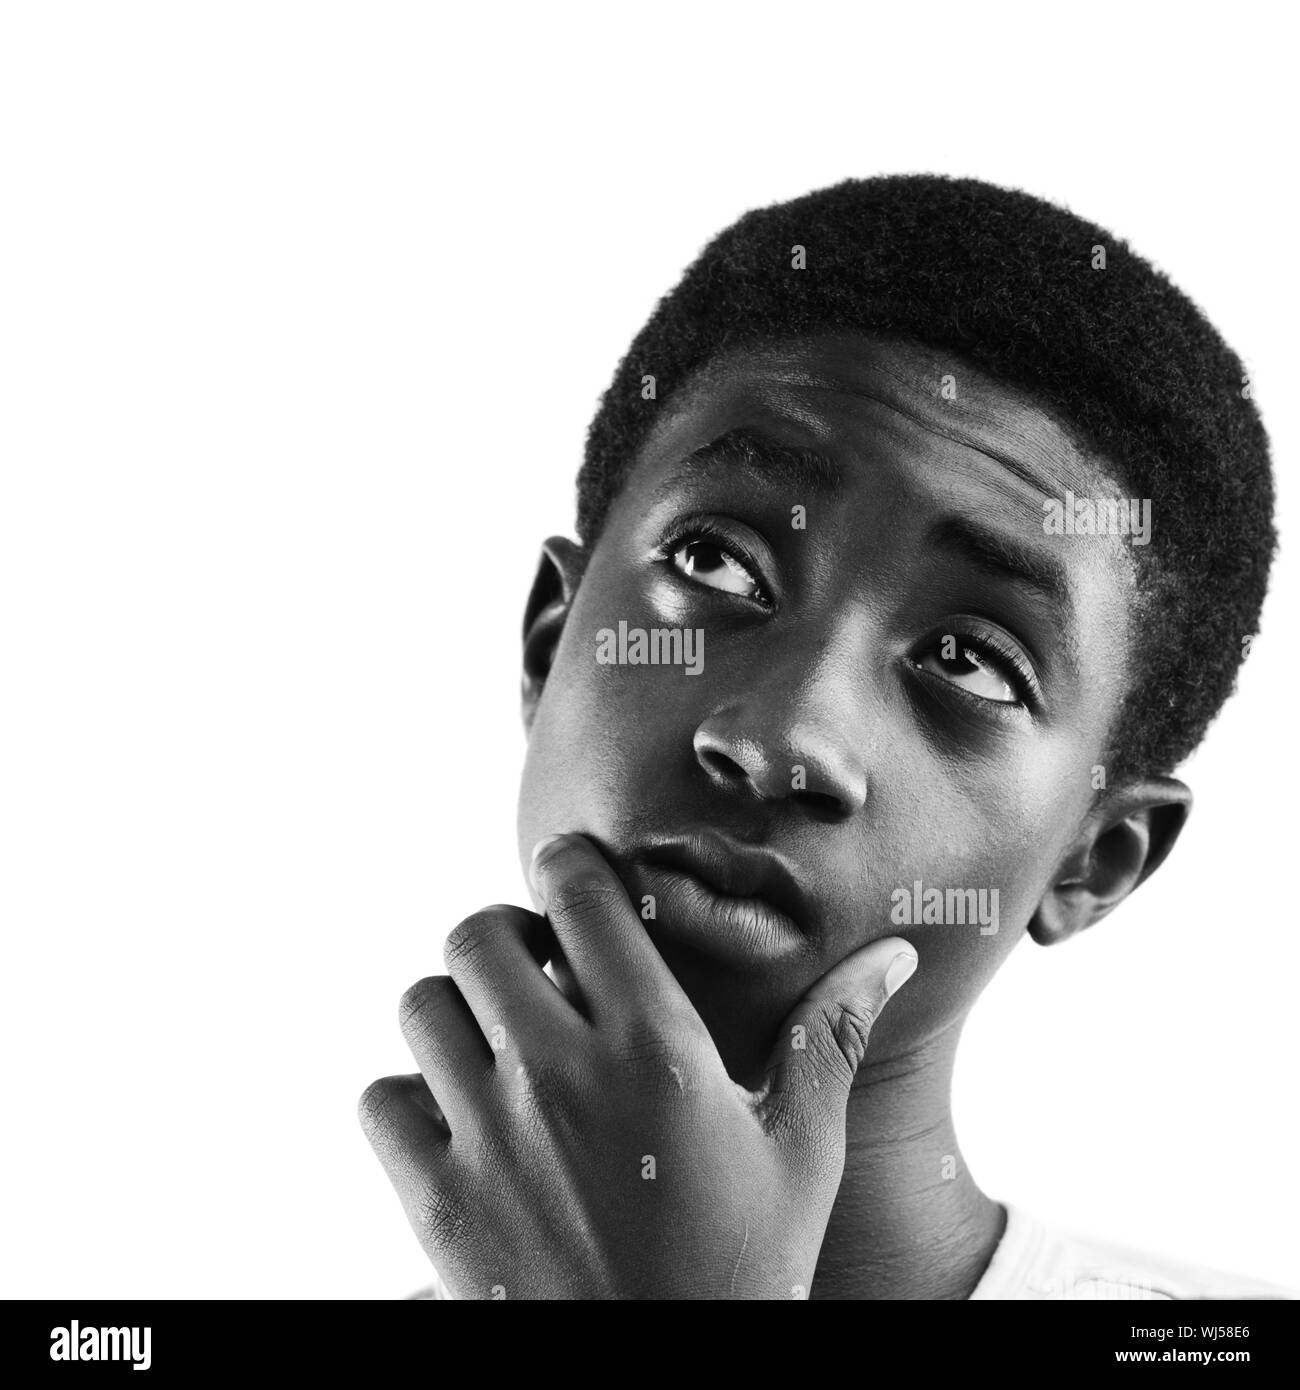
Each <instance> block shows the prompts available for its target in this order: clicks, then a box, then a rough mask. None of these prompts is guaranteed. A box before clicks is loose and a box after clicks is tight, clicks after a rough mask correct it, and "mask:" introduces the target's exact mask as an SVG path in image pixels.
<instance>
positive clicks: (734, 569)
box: [669, 536, 768, 603]
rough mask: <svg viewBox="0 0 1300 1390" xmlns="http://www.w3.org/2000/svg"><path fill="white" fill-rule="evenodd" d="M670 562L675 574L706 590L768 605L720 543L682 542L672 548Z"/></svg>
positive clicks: (750, 575)
mask: <svg viewBox="0 0 1300 1390" xmlns="http://www.w3.org/2000/svg"><path fill="white" fill-rule="evenodd" d="M669 560H670V562H671V564H672V566H673V568H674V569H675V570H677V571H678V573H680V574H684V575H685V576H686V577H687V578H688V579H690V580H693V581H694V582H695V583H696V584H702V585H703V586H704V587H705V588H706V589H718V590H720V591H721V592H722V593H727V594H738V595H740V596H741V597H742V598H748V599H754V600H755V601H756V602H759V603H766V602H767V601H768V600H767V596H766V594H765V593H764V592H763V586H762V585H761V584H760V583H759V581H758V579H757V578H756V577H755V575H754V574H753V573H751V571H750V568H749V566H748V565H747V564H746V563H745V561H743V560H742V559H739V558H737V556H736V555H735V554H733V553H732V551H730V550H728V549H727V548H726V547H725V546H724V545H723V544H722V543H721V542H720V541H717V540H713V539H711V538H709V537H707V536H696V537H694V538H688V539H685V540H683V541H681V542H680V543H679V544H678V545H676V546H675V547H673V549H672V550H671V552H670V553H669Z"/></svg>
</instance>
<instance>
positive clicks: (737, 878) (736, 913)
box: [631, 830, 810, 963]
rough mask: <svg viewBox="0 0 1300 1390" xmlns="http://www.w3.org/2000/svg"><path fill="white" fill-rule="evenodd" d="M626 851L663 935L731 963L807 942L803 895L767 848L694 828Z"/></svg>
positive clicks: (787, 951)
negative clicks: (653, 906)
mask: <svg viewBox="0 0 1300 1390" xmlns="http://www.w3.org/2000/svg"><path fill="white" fill-rule="evenodd" d="M631 858H632V860H633V861H634V863H635V864H636V865H637V867H638V869H639V870H640V873H641V877H642V878H643V879H645V880H646V882H647V884H648V887H649V891H650V892H651V893H653V894H654V895H655V897H656V900H657V902H656V909H657V910H656V918H655V920H656V921H657V922H658V923H659V925H660V926H661V927H662V928H663V930H665V932H667V933H668V934H669V935H674V936H676V935H680V936H683V937H685V938H687V939H689V940H691V941H692V942H695V943H699V944H703V945H704V946H705V947H706V948H707V949H709V951H710V953H711V954H718V955H722V956H726V957H728V958H730V959H733V960H735V961H736V962H738V963H744V962H752V961H754V960H755V959H756V958H759V959H762V958H766V959H771V958H773V957H781V956H791V955H795V954H798V953H799V952H800V951H802V950H804V949H806V948H807V944H808V932H807V931H806V929H805V924H806V923H807V922H808V920H809V916H810V912H809V908H810V904H809V900H808V897H807V895H806V894H805V893H804V891H803V889H802V887H801V886H800V884H799V881H798V879H797V878H796V877H795V874H794V871H793V870H792V869H791V867H790V866H789V864H788V863H787V862H786V861H785V860H784V859H783V858H782V857H781V856H780V855H778V854H776V853H775V852H774V851H772V850H769V849H761V848H758V847H755V846H752V845H742V844H739V843H737V842H736V841H734V840H731V839H730V838H728V837H727V836H726V835H723V834H721V833H720V832H718V831H716V830H698V831H693V832H691V833H688V834H684V835H677V836H672V837H668V838H665V839H662V840H658V841H656V842H654V843H653V844H651V845H649V846H647V847H645V848H642V849H640V850H638V851H635V852H634V853H633V855H632V856H631Z"/></svg>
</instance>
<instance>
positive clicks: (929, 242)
mask: <svg viewBox="0 0 1300 1390" xmlns="http://www.w3.org/2000/svg"><path fill="white" fill-rule="evenodd" d="M1244 380H1245V378H1244V375H1243V372H1242V368H1241V364H1240V362H1239V361H1238V360H1237V359H1236V357H1234V356H1233V354H1232V353H1231V351H1230V350H1229V349H1228V348H1227V347H1226V346H1225V345H1224V344H1223V342H1222V341H1221V340H1220V338H1219V337H1218V335H1217V334H1216V332H1215V331H1214V329H1213V328H1212V327H1211V326H1210V325H1209V324H1208V323H1207V322H1206V321H1205V319H1204V318H1203V316H1202V315H1201V314H1200V313H1199V311H1198V310H1197V309H1196V308H1195V306H1193V305H1192V304H1191V303H1190V302H1189V301H1188V300H1187V299H1186V298H1184V297H1183V296H1182V295H1181V294H1180V293H1179V292H1178V291H1177V290H1175V289H1174V288H1173V287H1172V286H1171V285H1170V284H1169V283H1168V282H1167V281H1166V280H1165V279H1164V278H1163V277H1162V276H1161V275H1160V274H1159V273H1158V272H1157V271H1155V270H1154V269H1153V268H1152V267H1151V266H1149V265H1148V264H1146V263H1145V262H1143V261H1141V260H1140V259H1138V258H1137V257H1136V256H1134V255H1133V253H1132V252H1131V251H1129V250H1128V248H1127V247H1126V246H1124V245H1123V243H1120V242H1118V241H1116V240H1115V239H1114V238H1112V237H1110V236H1109V235H1108V234H1106V233H1105V232H1103V231H1102V230H1101V229H1100V228H1097V227H1095V226H1092V225H1090V224H1088V223H1086V222H1084V221H1082V220H1080V219H1079V218H1077V217H1075V216H1073V215H1072V214H1069V213H1067V212H1065V211H1063V210H1061V209H1058V208H1055V207H1052V206H1050V205H1048V204H1046V203H1043V202H1041V201H1039V200H1037V199H1034V198H1031V197H1028V196H1027V195H1024V194H1021V193H1017V192H1011V191H1007V190H1003V189H998V188H994V187H991V186H988V185H985V184H982V183H979V182H976V181H973V180H952V179H944V178H937V177H929V176H908V177H886V178H877V179H870V180H865V181H850V182H846V183H843V184H840V185H838V186H836V187H834V188H831V189H827V190H824V191H822V192H819V193H814V194H811V195H808V196H807V197H803V198H799V199H796V200H794V201H793V202H790V203H787V204H784V205H779V206H776V207H772V208H768V209H764V210H761V211H758V212H753V213H750V214H748V215H747V216H745V217H743V218H742V219H741V220H740V221H739V222H738V223H736V224H735V225H734V226H733V227H731V228H729V229H728V230H727V231H725V232H723V233H722V234H721V235H720V236H719V237H717V238H716V239H715V240H714V241H713V242H712V243H711V244H710V245H709V246H708V247H707V248H706V249H705V250H704V252H703V253H702V254H701V256H700V257H699V259H698V260H697V261H696V263H695V264H694V265H693V266H692V267H691V268H690V269H689V270H688V271H687V273H686V275H685V277H684V278H683V280H682V281H681V283H680V284H679V285H678V286H677V288H676V289H675V290H673V291H672V292H671V293H670V294H669V295H668V296H667V297H666V298H665V299H664V300H663V301H662V302H661V303H660V304H659V306H658V307H657V309H656V310H655V313H654V314H653V316H652V317H651V319H650V321H649V323H648V324H647V325H646V326H645V328H644V329H643V330H642V331H641V333H640V334H639V335H638V336H637V338H636V340H635V341H634V342H633V344H632V346H631V349H630V350H629V352H628V354H627V356H626V357H625V359H624V360H623V362H622V364H621V365H620V367H619V369H618V371H617V373H616V375H615V377H614V381H613V383H612V385H611V386H610V388H609V390H608V392H607V393H606V394H605V396H604V398H603V399H602V403H601V406H600V409H599V411H598V413H597V416H596V419H595V421H594V422H593V424H592V427H591V430H590V434H589V438H588V445H587V454H586V460H585V463H584V465H583V468H582V470H581V473H580V476H579V480H578V532H579V536H580V538H581V543H580V544H576V545H575V544H573V543H571V542H569V541H566V540H563V539H552V540H550V541H548V542H546V544H545V545H544V547H543V553H542V559H541V564H540V567H539V571H538V574H537V578H536V581H535V583H534V586H533V590H532V593H531V595H530V597H529V600H528V604H527V611H526V615H525V624H524V684H523V703H524V720H525V724H526V726H527V728H528V734H529V742H528V755H527V760H526V765H525V770H524V777H523V787H522V795H521V799H520V807H519V848H520V853H521V859H522V862H523V863H524V865H525V868H526V871H527V872H528V875H529V879H530V883H531V885H532V892H533V899H534V906H535V908H536V909H537V910H536V911H535V912H529V911H525V910H524V909H522V908H518V907H512V906H495V907H489V908H485V909H484V910H483V911H482V912H480V913H477V914H475V915H474V916H473V917H471V918H469V919H468V920H467V921H465V922H462V923H461V924H460V925H459V926H458V927H456V929H455V930H454V931H453V932H452V933H451V935H450V937H449V939H448V941H447V946H446V966H447V970H448V975H447V976H445V977H433V978H430V979H426V980H422V981H420V982H419V983H418V984H417V985H415V986H414V987H412V989H411V990H409V991H408V992H407V994H406V995H405V996H404V998H403V1001H402V1010H401V1017H402V1026H403V1030H404V1032H405V1035H406V1038H407V1041H408V1044H409V1045H410V1047H411V1049H412V1052H413V1053H414V1055H415V1058H416V1061H417V1063H418V1065H419V1068H420V1072H419V1074H417V1075H413V1076H409V1077H394V1078H388V1079H386V1080H383V1081H380V1082H376V1083H375V1084H374V1085H373V1086H371V1087H370V1088H369V1089H368V1090H367V1092H366V1094H365V1096H364V1097H363V1100H362V1104H361V1114H362V1120H363V1124H364V1126H365V1128H366V1131H367V1133H368V1135H369V1138H370V1140H371V1142H372V1144H373V1145H374V1147H375V1149H376V1152H377V1153H378V1155H379V1157H380V1159H381V1160H382V1162H383V1163H384V1165H385V1167H386V1168H387V1170H388V1173H389V1176H390V1177H391V1179H392V1180H393V1182H394V1184H395V1186H396V1188H397V1191H398V1193H399V1195H400V1197H401V1199H402V1202H403V1204H404V1207H405V1211H406V1215H407V1218H408V1220H409V1221H410V1222H411V1224H412V1226H413V1227H414V1229H415V1231H416V1234H417V1236H418V1237H419V1239H420V1240H421V1243H422V1245H423V1247H424V1249H425V1250H426V1252H427V1253H428V1254H429V1256H430V1258H431V1260H432V1261H433V1262H434V1264H435V1266H436V1267H437V1269H438V1271H439V1274H440V1276H441V1283H440V1285H439V1286H436V1288H435V1294H434V1296H448V1295H450V1296H454V1297H460V1298H474V1297H481V1298H492V1297H496V1298H501V1297H506V1298H529V1297H560V1298H580V1297H615V1298H790V1297H795V1298H800V1297H810V1296H811V1297H819V1298H868V1299H874V1298H950V1299H963V1298H972V1297H973V1298H1044V1297H1097V1296H1102V1297H1107V1296H1117V1297H1134V1296H1138V1297H1174V1298H1183V1297H1189V1298H1190V1297H1205V1296H1210V1297H1218V1296H1226V1295H1238V1296H1240V1295H1242V1294H1249V1293H1251V1292H1256V1293H1261V1292H1265V1291H1264V1290H1262V1289H1260V1288H1258V1287H1253V1288H1252V1287H1251V1286H1247V1285H1245V1284H1243V1283H1242V1282H1241V1281H1235V1282H1233V1283H1231V1284H1229V1283H1228V1282H1227V1281H1225V1280H1224V1279H1223V1278H1221V1277H1219V1276H1215V1275H1212V1274H1208V1273H1206V1272H1204V1271H1197V1270H1189V1269H1186V1268H1181V1267H1176V1266H1170V1265H1168V1264H1167V1263H1166V1262H1161V1261H1156V1260H1150V1259H1147V1258H1145V1257H1142V1256H1135V1255H1131V1254H1128V1253H1124V1252H1117V1251H1113V1250H1103V1249H1100V1248H1097V1247H1093V1246H1090V1245H1088V1244H1087V1243H1085V1242H1079V1241H1074V1240H1071V1239H1068V1238H1066V1237H1062V1236H1060V1235H1057V1234H1054V1233H1052V1232H1049V1231H1046V1230H1044V1229H1043V1228H1041V1227H1039V1226H1038V1225H1036V1224H1035V1223H1034V1222H1032V1221H1031V1220H1030V1219H1029V1218H1028V1217H1027V1216H1025V1215H1024V1214H1023V1213H1021V1212H1019V1211H1018V1210H1017V1209H1016V1208H1014V1207H1011V1208H1004V1207H1003V1206H1002V1205H1000V1204H998V1203H996V1202H994V1201H992V1200H991V1199H990V1198H989V1197H987V1196H986V1195H985V1194H984V1193H982V1192H981V1191H980V1190H979V1188H978V1187H977V1186H976V1185H975V1183H974V1182H973V1181H972V1180H971V1178H970V1176H969V1174H968V1173H967V1172H966V1170H965V1167H964V1165H963V1164H962V1162H961V1157H960V1148H959V1145H958V1142H957V1138H956V1135H955V1134H954V1132H953V1127H952V1119H951V1114H950V1103H949V1092H950V1079H951V1073H952V1066H953V1059H954V1053H955V1049H956V1044H957V1039H958V1036H959V1034H960V1031H961V1027H962V1023H963V1021H964V1019H965V1017H966V1014H967V1013H968V1012H969V1010H970V1008H971V1006H972V1005H973V1003H974V1001H975V1000H976V998H977V997H978V996H979V993H980V991H981V990H982V989H983V987H984V985H985V984H986V983H987V982H988V981H989V979H990V978H991V977H992V976H993V974H994V972H995V971H996V970H997V968H998V966H999V965H1000V964H1001V963H1002V961H1003V960H1005V958H1006V957H1007V955H1008V954H1009V953H1010V951H1011V949H1012V948H1013V947H1014V946H1015V945H1016V943H1017V942H1018V941H1019V939H1020V937H1021V936H1022V935H1024V934H1028V935H1029V936H1031V937H1032V938H1033V939H1034V940H1035V941H1037V942H1039V943H1040V944H1044V945H1049V944H1054V943H1056V942H1060V941H1064V940H1066V939H1067V938H1068V937H1070V936H1072V935H1073V934H1074V933H1076V932H1078V931H1081V930H1083V929H1084V928H1085V927H1088V926H1090V925H1091V924H1092V923H1093V922H1095V921H1097V920H1098V919H1099V918H1101V917H1103V916H1104V915H1105V914H1106V913H1108V912H1109V911H1110V910H1111V909H1112V908H1114V907H1115V906H1117V905H1118V904H1119V903H1120V902H1122V901H1123V900H1124V899H1125V898H1126V897H1127V896H1128V895H1129V893H1131V892H1132V891H1133V889H1134V888H1136V887H1137V886H1138V884H1139V883H1141V882H1142V881H1143V879H1145V878H1146V877H1147V876H1148V875H1149V874H1150V873H1151V872H1152V871H1153V870H1154V869H1155V868H1156V867H1157V866H1158V865H1159V864H1160V863H1161V862H1162V861H1163V859H1164V858H1165V856H1166V855H1167V854H1168V853H1169V851H1170V849H1171V848H1172V846H1173V845H1174V842H1175V841H1176V840H1177V838H1178V834H1179V831H1180V829H1181V827H1182V824H1183V822H1184V820H1185V818H1186V816H1187V813H1188V810H1189V808H1190V802H1191V797H1190V793H1189V792H1188V789H1187V788H1186V787H1185V786H1184V785H1183V784H1182V783H1181V782H1179V781H1178V780H1177V779H1175V778H1174V777H1173V776H1172V775H1171V774H1172V772H1173V770H1174V769H1175V767H1176V766H1177V765H1178V764H1179V763H1180V762H1181V760H1182V759H1183V758H1185V757H1186V755H1187V754H1188V753H1190V751H1191V750H1192V749H1193V748H1194V747H1195V745H1196V743H1197V742H1198V741H1199V739H1200V737H1201V735H1202V734H1203V732H1204V730H1205V728H1206V726H1207V725H1208V723H1209V722H1210V720H1211V719H1212V717H1213V716H1214V714H1215V712H1216V711H1217V709H1218V708H1219V706H1220V705H1221V703H1222V702H1223V700H1224V699H1225V698H1226V696H1227V695H1228V694H1229V692H1230V691H1231V688H1232V685H1233V681H1234V677H1235V672H1236V668H1237V665H1238V663H1239V661H1240V659H1241V657H1242V654H1243V641H1242V639H1243V637H1244V636H1245V635H1247V634H1250V633H1253V632H1254V631H1255V630H1256V625H1257V618H1258V615H1259V610H1260V605H1261V603H1262V600H1263V596H1264V591H1265V586H1266V581H1267V573H1268V566H1269V562H1270V559H1271V555H1272V551H1273V548H1274V544H1275V542H1274V534H1273V529H1272V521H1271V511H1272V483H1271V479H1270V472H1269V461H1268V447H1267V441H1266V437H1265V434H1264V431H1263V428H1262V425H1261V423H1260V420H1259V417H1258V414H1257V412H1256V410H1255V408H1254V405H1253V403H1252V401H1251V400H1250V398H1249V396H1250V393H1249V391H1248V390H1243V383H1244ZM548 961H549V962H550V967H551V974H550V975H548V974H547V973H545V971H544V969H543V966H544V965H545V963H547V962H548ZM913 975H914V976H915V978H914V979H912V978H911V977H912V976H913ZM909 980H911V982H910V983H909Z"/></svg>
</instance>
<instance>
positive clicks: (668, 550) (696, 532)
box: [658, 518, 776, 609]
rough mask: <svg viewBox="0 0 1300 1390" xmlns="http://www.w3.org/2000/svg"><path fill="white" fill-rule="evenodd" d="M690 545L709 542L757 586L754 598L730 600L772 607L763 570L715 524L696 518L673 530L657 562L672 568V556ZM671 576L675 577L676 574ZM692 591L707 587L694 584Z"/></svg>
mask: <svg viewBox="0 0 1300 1390" xmlns="http://www.w3.org/2000/svg"><path fill="white" fill-rule="evenodd" d="M691 541H710V542H712V543H713V544H714V545H716V546H717V547H718V549H719V550H725V551H726V552H727V554H728V555H730V556H731V558H732V559H733V560H738V561H739V562H740V563H741V564H742V565H743V566H744V567H745V569H746V570H748V571H749V574H750V577H751V578H752V579H753V581H754V583H755V584H756V585H757V586H758V594H756V595H755V596H753V597H752V598H745V597H744V596H743V595H741V594H732V595H730V597H732V598H739V599H741V601H742V602H744V603H757V604H759V605H761V606H762V607H763V608H768V609H771V608H775V607H776V603H775V601H774V600H773V598H772V593H771V586H770V585H769V584H768V582H767V580H766V579H765V578H764V577H763V567H762V566H761V565H760V564H759V563H758V561H757V560H755V559H754V557H753V555H751V554H750V552H749V551H748V550H747V549H746V548H745V547H744V546H743V545H741V544H740V543H739V542H738V541H737V540H736V538H735V537H734V536H732V535H731V534H730V533H729V532H728V531H727V530H726V529H725V528H724V527H722V526H719V525H718V524H717V523H716V522H713V521H709V520H707V519H705V518H698V519H696V520H694V521H690V522H686V523H684V524H683V525H681V526H680V527H676V528H674V529H673V530H672V531H670V532H669V533H668V535H667V536H666V537H665V539H664V541H663V543H662V544H661V545H660V547H659V553H658V558H659V559H660V560H661V561H662V562H663V563H664V564H666V565H668V566H669V567H670V568H671V567H673V565H672V562H673V556H674V554H676V552H677V551H679V550H680V549H681V548H682V546H683V545H686V544H688V543H689V542H691ZM675 572H678V573H679V571H675ZM688 582H690V581H688ZM696 587H697V588H708V587H709V586H708V585H705V584H697V585H696Z"/></svg>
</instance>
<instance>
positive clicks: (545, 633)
mask: <svg viewBox="0 0 1300 1390" xmlns="http://www.w3.org/2000/svg"><path fill="white" fill-rule="evenodd" d="M586 564H587V552H586V551H585V550H584V549H583V548H582V547H581V546H580V545H576V544H574V542H573V541H570V540H566V539H565V538H564V537H563V536H552V537H551V538H550V540H548V541H546V542H545V543H544V544H543V546H542V558H541V560H540V561H539V562H538V565H537V577H536V578H535V579H534V580H533V587H532V591H531V593H529V595H528V603H527V605H526V607H525V608H524V678H523V690H522V696H523V715H524V728H525V729H528V728H531V727H532V722H533V715H534V714H535V713H536V712H537V702H538V701H539V700H540V699H541V698H542V690H543V688H544V687H545V685H546V677H547V676H548V675H550V672H551V662H552V661H553V660H554V659H555V648H556V646H557V644H558V643H559V640H560V633H561V632H562V631H563V630H564V621H565V619H566V618H567V617H568V616H569V608H570V606H571V605H572V603H573V596H574V595H575V594H576V593H577V592H578V582H579V581H580V580H581V578H582V572H583V570H584V569H585V568H586Z"/></svg>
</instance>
